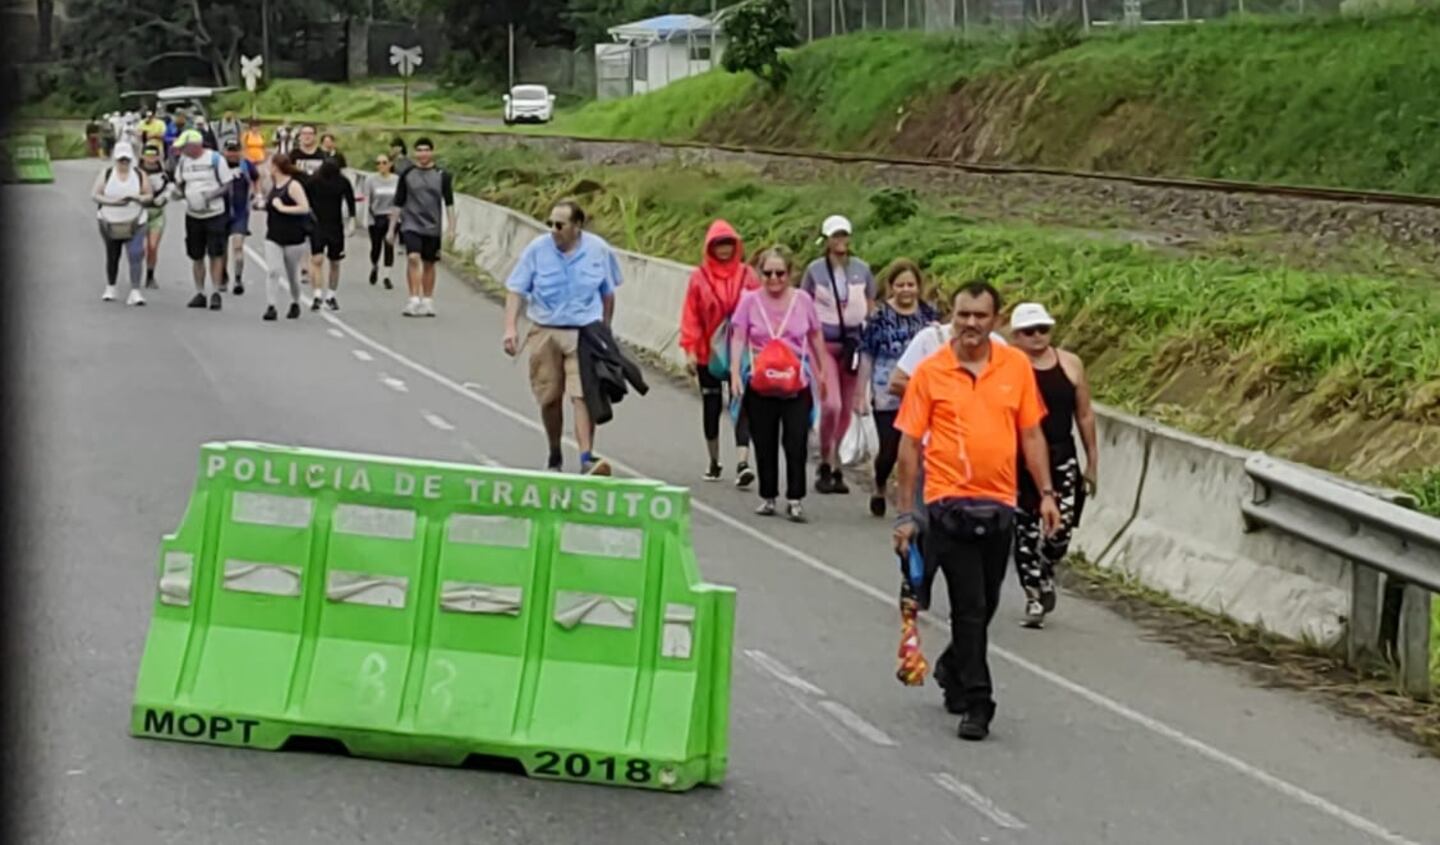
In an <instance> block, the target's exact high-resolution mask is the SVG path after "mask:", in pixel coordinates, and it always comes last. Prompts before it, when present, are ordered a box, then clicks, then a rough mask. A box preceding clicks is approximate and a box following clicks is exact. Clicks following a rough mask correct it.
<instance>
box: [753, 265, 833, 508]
mask: <svg viewBox="0 0 1440 845" xmlns="http://www.w3.org/2000/svg"><path fill="white" fill-rule="evenodd" d="M755 267H756V269H757V270H759V273H760V289H759V290H755V291H747V292H746V293H744V294H742V295H741V297H740V304H739V305H737V306H735V314H734V316H732V317H731V318H730V325H731V336H730V360H731V362H732V363H733V362H740V361H744V364H743V369H744V371H745V372H744V375H743V376H742V374H741V372H740V371H741V369H742V367H737V366H732V367H731V369H730V390H731V395H739V394H740V393H741V392H742V390H743V393H744V397H745V398H744V404H745V413H746V414H747V415H748V416H749V418H750V438H751V442H752V444H753V446H754V450H755V464H756V470H757V471H758V472H759V475H760V507H759V508H757V509H756V511H755V512H756V513H758V514H760V515H761V516H773V515H774V514H775V500H776V499H777V498H778V497H779V495H780V450H781V447H782V446H783V448H784V451H785V498H786V499H787V500H789V501H788V504H787V505H786V508H785V515H786V516H787V517H788V518H789V519H790V521H791V522H804V521H805V512H804V510H803V509H802V507H801V504H800V502H801V500H802V499H804V498H805V447H806V441H807V439H808V434H809V432H810V407H811V398H810V373H811V372H813V373H814V377H815V382H816V384H817V385H818V386H819V388H820V401H821V402H822V403H823V402H824V401H825V396H826V395H827V386H826V383H825V370H826V367H828V366H829V361H828V360H827V359H828V357H829V356H828V355H826V353H825V338H824V335H823V334H822V333H821V329H820V317H819V315H818V314H817V313H816V312H815V301H814V300H813V299H811V298H810V294H808V293H806V292H805V291H802V290H796V289H795V288H794V287H792V286H791V282H790V276H791V272H792V270H793V269H794V265H793V263H792V261H791V260H790V255H789V253H787V252H786V251H785V250H784V248H782V247H771V248H770V249H767V250H765V251H764V252H762V253H760V256H759V258H758V259H757V260H756V263H755ZM772 341H779V342H781V343H783V344H785V345H786V346H788V347H789V348H790V351H791V352H793V353H794V355H795V356H796V358H798V360H799V362H800V364H801V366H800V368H799V372H798V379H797V381H796V385H795V386H796V389H795V390H794V391H793V392H789V393H785V394H781V395H776V394H775V393H773V392H762V391H760V390H758V389H752V387H753V386H754V385H753V382H754V381H755V379H754V374H753V373H751V372H750V362H751V361H753V360H755V358H756V357H757V356H759V355H760V354H761V352H762V351H763V350H764V349H765V347H766V346H767V345H769V344H770V343H771V342H772Z"/></svg>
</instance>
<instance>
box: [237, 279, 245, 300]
mask: <svg viewBox="0 0 1440 845" xmlns="http://www.w3.org/2000/svg"><path fill="white" fill-rule="evenodd" d="M235 295H236V296H244V295H245V283H244V282H242V281H240V277H239V276H236V277H235Z"/></svg>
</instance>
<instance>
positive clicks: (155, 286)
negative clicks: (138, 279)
mask: <svg viewBox="0 0 1440 845" xmlns="http://www.w3.org/2000/svg"><path fill="white" fill-rule="evenodd" d="M145 287H146V288H148V289H149V290H159V289H160V283H159V282H157V281H155V271H154V270H151V271H150V272H148V273H146V274H145Z"/></svg>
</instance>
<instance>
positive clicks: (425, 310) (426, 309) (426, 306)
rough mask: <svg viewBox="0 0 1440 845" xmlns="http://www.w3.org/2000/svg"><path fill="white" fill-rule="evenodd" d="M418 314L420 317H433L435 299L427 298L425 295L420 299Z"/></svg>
mask: <svg viewBox="0 0 1440 845" xmlns="http://www.w3.org/2000/svg"><path fill="white" fill-rule="evenodd" d="M420 316H421V317H434V316H435V300H433V299H431V298H429V297H426V298H425V299H422V300H420Z"/></svg>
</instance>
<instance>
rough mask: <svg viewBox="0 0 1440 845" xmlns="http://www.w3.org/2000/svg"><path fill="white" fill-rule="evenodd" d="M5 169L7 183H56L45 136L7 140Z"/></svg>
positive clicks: (21, 136)
mask: <svg viewBox="0 0 1440 845" xmlns="http://www.w3.org/2000/svg"><path fill="white" fill-rule="evenodd" d="M4 149H5V159H6V160H5V162H4V166H3V168H0V169H3V174H4V181H6V182H54V181H55V173H54V171H53V170H52V169H51V167H50V150H49V148H48V147H46V146H45V136H44V135H11V136H10V137H8V138H7V139H6V140H5V146H4Z"/></svg>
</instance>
